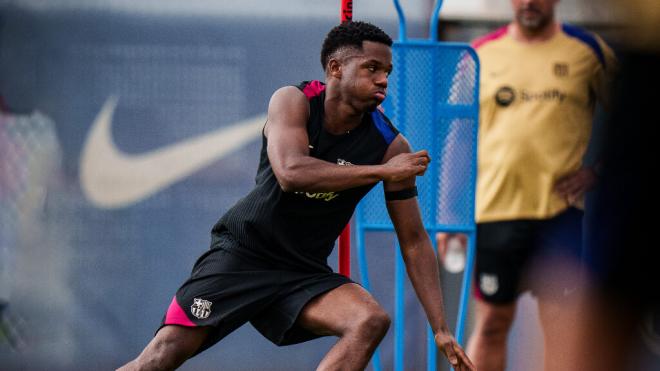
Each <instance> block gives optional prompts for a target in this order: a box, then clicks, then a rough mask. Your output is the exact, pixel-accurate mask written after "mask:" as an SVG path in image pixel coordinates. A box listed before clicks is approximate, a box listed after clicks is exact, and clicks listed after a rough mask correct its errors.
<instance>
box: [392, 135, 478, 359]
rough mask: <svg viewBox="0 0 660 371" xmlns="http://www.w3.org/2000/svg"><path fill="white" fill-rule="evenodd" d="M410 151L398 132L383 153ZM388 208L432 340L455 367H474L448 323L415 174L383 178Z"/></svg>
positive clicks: (395, 153)
mask: <svg viewBox="0 0 660 371" xmlns="http://www.w3.org/2000/svg"><path fill="white" fill-rule="evenodd" d="M406 152H411V149H410V145H409V144H408V142H407V141H406V139H405V138H404V137H403V136H402V135H398V136H397V137H396V138H395V140H394V141H393V142H392V144H391V145H390V147H389V148H388V151H387V153H386V154H385V161H387V160H388V159H389V158H391V157H393V156H396V155H397V154H400V153H406ZM384 187H385V195H386V199H387V211H388V212H389V215H390V218H391V219H392V223H393V224H394V229H395V231H396V234H397V237H398V239H399V244H400V246H401V254H402V256H403V260H404V262H405V264H406V270H407V272H408V277H410V281H411V282H412V285H413V287H414V288H415V292H416V293H417V297H418V298H419V301H420V302H421V304H422V306H423V307H424V311H425V312H426V316H427V317H428V320H429V323H430V324H431V328H432V329H433V333H434V334H435V341H436V344H437V346H438V347H439V348H440V350H441V351H442V352H443V353H444V354H445V356H446V357H447V359H448V360H449V362H450V363H451V365H452V366H453V367H454V368H455V369H456V370H474V366H473V365H472V362H471V361H470V360H469V358H468V357H467V355H466V354H465V351H464V350H463V349H462V348H461V347H460V345H459V344H458V343H457V342H456V340H455V339H454V336H453V335H452V334H451V332H450V331H449V329H448V327H447V323H446V320H445V313H444V309H443V302H442V289H441V287H440V273H439V271H438V265H437V262H436V257H435V252H434V251H433V247H432V245H431V240H430V239H429V236H428V233H426V230H425V229H424V225H423V223H422V217H421V214H420V210H419V205H418V203H417V197H416V196H415V194H416V193H415V192H413V191H412V190H413V189H415V188H414V187H415V177H411V178H407V179H404V180H401V181H398V182H385V183H384Z"/></svg>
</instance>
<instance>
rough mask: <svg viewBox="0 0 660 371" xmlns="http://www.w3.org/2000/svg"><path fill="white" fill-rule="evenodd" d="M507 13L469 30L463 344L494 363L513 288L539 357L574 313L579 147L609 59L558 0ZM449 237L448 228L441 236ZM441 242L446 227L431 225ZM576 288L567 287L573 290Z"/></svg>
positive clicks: (554, 344)
mask: <svg viewBox="0 0 660 371" xmlns="http://www.w3.org/2000/svg"><path fill="white" fill-rule="evenodd" d="M511 2H512V6H513V10H514V13H515V18H514V20H513V21H512V22H511V23H510V24H508V25H507V26H505V27H502V28H501V29H499V30H496V31H495V32H492V33H490V34H488V35H486V36H483V37H481V38H479V39H478V40H476V41H475V42H474V45H473V46H474V48H475V49H476V51H477V53H478V55H479V58H480V61H481V82H480V84H481V85H480V105H481V107H480V127H479V149H478V180H477V205H476V208H477V210H476V217H477V262H476V269H475V271H476V277H475V291H476V296H477V303H476V324H475V329H474V332H473V334H472V337H471V338H470V341H469V344H468V354H469V356H470V357H471V359H472V360H473V361H474V363H475V366H476V367H477V369H478V370H480V371H489V370H503V369H504V367H505V363H506V362H505V361H506V340H507V335H508V333H509V329H510V327H511V324H512V321H513V318H514V314H515V310H516V301H517V298H518V296H519V295H520V294H521V293H522V292H524V291H526V290H531V292H532V293H533V294H534V295H535V296H536V297H537V298H538V302H539V314H540V320H541V325H542V328H543V332H544V339H545V347H546V348H545V349H546V352H545V354H546V356H545V369H546V370H549V369H556V366H557V365H558V364H561V362H560V361H561V357H562V354H558V352H555V351H553V349H564V348H560V346H561V345H562V342H564V344H565V342H567V341H570V339H569V338H568V337H567V336H566V334H565V333H564V330H565V329H567V328H570V326H571V321H574V320H576V318H575V316H574V315H575V313H572V311H571V308H573V307H572V306H571V303H572V302H574V301H575V300H574V298H575V295H571V294H572V293H573V292H574V291H575V290H576V288H577V276H578V274H577V266H578V264H579V257H580V253H581V250H582V241H581V240H582V231H581V229H582V215H583V212H582V210H581V207H582V199H583V196H584V193H585V191H587V190H588V189H589V188H590V187H592V186H593V185H594V183H595V181H596V173H595V171H594V169H593V168H590V167H586V166H583V164H582V159H583V156H584V154H585V151H586V148H587V144H588V142H589V139H590V136H591V126H592V119H593V113H594V107H595V104H596V102H597V101H598V100H601V99H603V98H604V96H605V95H606V94H605V90H606V86H607V81H608V80H609V76H610V74H611V71H612V70H613V67H614V64H615V63H616V62H615V59H614V56H613V53H612V51H611V50H610V48H609V47H608V46H607V45H605V43H604V42H603V41H602V40H601V39H600V38H599V37H598V36H596V35H593V34H591V33H588V32H586V31H584V30H582V29H580V28H578V27H575V26H570V25H567V24H562V23H559V22H557V21H556V20H555V16H554V10H555V6H556V5H557V2H558V0H512V1H511ZM445 237H446V236H445ZM438 240H439V245H440V246H439V247H440V249H441V250H442V249H443V247H445V246H443V244H442V242H443V241H446V239H445V238H443V236H439V238H438ZM572 298H573V299H572Z"/></svg>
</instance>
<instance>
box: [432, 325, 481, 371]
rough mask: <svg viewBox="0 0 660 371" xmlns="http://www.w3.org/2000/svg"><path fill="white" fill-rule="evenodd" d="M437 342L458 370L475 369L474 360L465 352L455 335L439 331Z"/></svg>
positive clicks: (470, 370) (472, 370) (452, 365)
mask: <svg viewBox="0 0 660 371" xmlns="http://www.w3.org/2000/svg"><path fill="white" fill-rule="evenodd" d="M435 344H436V345H437V346H438V348H440V350H441V351H442V352H443V353H444V354H445V357H447V360H449V364H451V367H453V368H454V370H456V371H475V370H476V368H475V367H474V365H473V364H472V361H470V359H469V358H468V356H467V355H466V354H465V351H464V350H463V348H461V346H460V345H458V343H457V342H456V339H454V336H452V334H450V333H448V332H440V331H439V332H438V333H437V334H435Z"/></svg>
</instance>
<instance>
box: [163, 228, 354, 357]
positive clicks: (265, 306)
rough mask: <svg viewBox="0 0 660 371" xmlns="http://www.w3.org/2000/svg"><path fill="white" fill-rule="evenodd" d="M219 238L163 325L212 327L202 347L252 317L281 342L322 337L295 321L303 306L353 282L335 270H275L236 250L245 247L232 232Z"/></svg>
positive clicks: (181, 290)
mask: <svg viewBox="0 0 660 371" xmlns="http://www.w3.org/2000/svg"><path fill="white" fill-rule="evenodd" d="M220 237H221V238H219V241H217V242H216V244H214V247H213V248H211V249H210V250H209V251H207V252H206V253H204V254H203V255H202V256H201V257H200V258H199V259H198V260H197V262H196V263H195V266H194V267H193V271H192V274H191V276H190V278H189V279H188V280H187V281H186V282H185V283H184V284H183V285H182V286H181V288H179V290H178V291H177V293H176V296H175V297H174V298H173V299H172V303H171V304H170V307H169V308H168V310H167V313H166V314H165V316H164V318H163V321H162V324H161V328H162V327H163V326H166V325H180V326H188V327H195V326H211V327H212V328H213V331H212V332H211V334H210V335H209V337H208V338H207V340H206V342H205V343H204V344H203V345H202V347H201V348H200V350H199V352H201V351H203V350H205V349H207V348H209V347H210V346H212V345H213V344H215V343H217V342H218V341H220V340H221V339H222V338H224V337H225V336H227V335H228V334H229V333H231V332H232V331H234V330H236V329H238V328H239V327H240V326H242V325H243V324H245V323H246V322H248V321H249V322H250V323H251V324H252V325H253V326H254V327H255V328H256V329H257V330H258V331H259V332H260V333H261V334H262V335H263V336H265V337H266V338H268V339H269V340H270V341H272V342H273V343H275V344H277V345H289V344H295V343H300V342H304V341H307V340H311V339H315V338H317V337H320V336H321V335H318V334H314V333H312V332H310V331H308V330H306V329H304V328H302V327H300V326H298V325H296V319H297V318H298V315H299V314H300V311H301V310H302V308H303V307H304V306H305V304H307V303H308V302H309V301H310V300H312V299H313V298H315V297H316V296H318V295H320V294H322V293H324V292H327V291H329V290H332V289H334V288H336V287H338V286H341V285H343V284H346V283H353V281H351V280H350V279H349V278H347V277H345V276H342V275H340V274H337V273H333V272H318V273H310V272H295V271H288V270H278V269H273V267H272V265H270V264H267V263H266V262H255V261H249V260H247V259H245V258H242V257H239V256H237V255H236V254H235V253H232V250H233V249H237V248H241V246H239V245H238V242H236V241H235V240H234V239H233V237H232V236H231V235H230V234H229V233H228V232H224V233H222V235H221V236H220ZM199 352H198V353H199Z"/></svg>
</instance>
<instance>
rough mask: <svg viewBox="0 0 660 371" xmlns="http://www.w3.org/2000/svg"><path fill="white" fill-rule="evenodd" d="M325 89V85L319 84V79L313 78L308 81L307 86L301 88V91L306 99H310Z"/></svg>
mask: <svg viewBox="0 0 660 371" xmlns="http://www.w3.org/2000/svg"><path fill="white" fill-rule="evenodd" d="M324 90H325V85H323V84H321V82H320V81H318V80H314V81H310V82H309V84H307V86H305V88H304V89H303V93H305V95H306V96H307V99H312V98H314V97H316V96H317V95H319V94H321V92H322V91H324Z"/></svg>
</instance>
